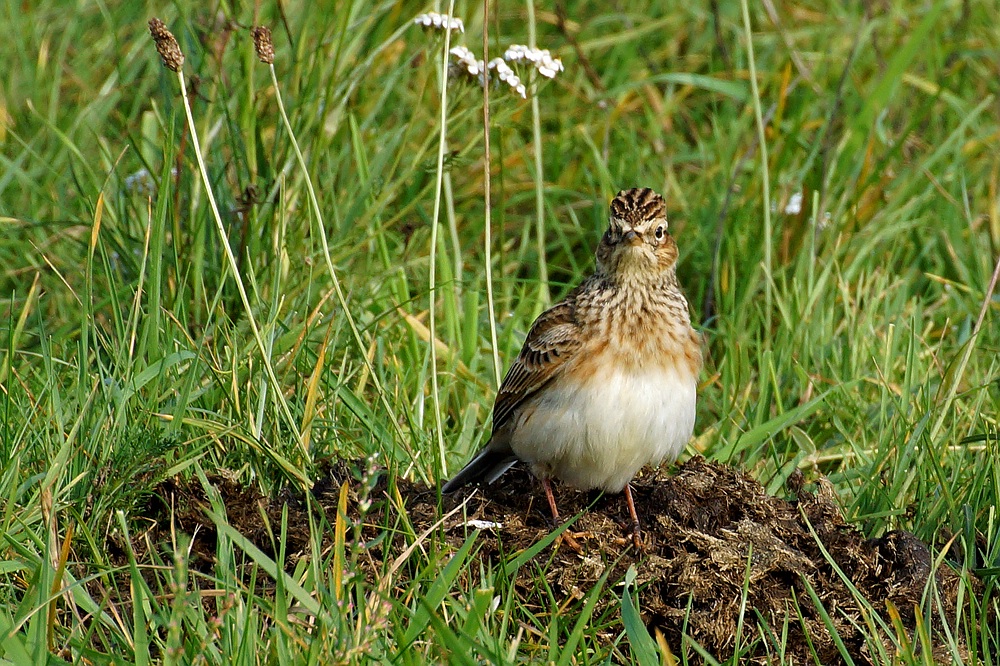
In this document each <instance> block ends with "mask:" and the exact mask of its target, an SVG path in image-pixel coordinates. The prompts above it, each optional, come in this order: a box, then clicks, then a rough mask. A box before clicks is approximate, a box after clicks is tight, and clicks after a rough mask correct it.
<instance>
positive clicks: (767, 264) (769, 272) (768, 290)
mask: <svg viewBox="0 0 1000 666" xmlns="http://www.w3.org/2000/svg"><path fill="white" fill-rule="evenodd" d="M740 6H741V7H742V9H743V30H744V34H745V35H746V39H747V60H748V61H749V66H750V90H751V92H752V94H753V113H754V118H755V119H756V121H757V138H758V141H759V142H760V170H761V174H760V175H761V184H762V187H763V190H764V201H763V208H764V299H765V300H764V303H765V316H766V318H765V320H764V326H765V336H764V337H765V339H767V340H769V339H770V330H771V322H772V314H773V312H774V279H773V268H774V265H773V259H772V256H771V243H772V242H774V239H773V238H772V237H771V231H772V230H771V178H770V173H769V171H768V164H769V163H770V160H769V159H768V156H767V133H766V132H765V131H764V130H765V128H764V113H763V111H762V110H761V104H760V89H759V88H758V86H757V64H756V58H755V56H754V52H753V30H752V29H751V27H750V9H749V7H748V6H747V0H740Z"/></svg>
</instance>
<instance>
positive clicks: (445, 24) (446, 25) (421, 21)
mask: <svg viewBox="0 0 1000 666" xmlns="http://www.w3.org/2000/svg"><path fill="white" fill-rule="evenodd" d="M413 22H414V23H415V24H417V25H419V26H423V27H424V28H433V29H434V30H457V31H459V32H465V24H464V23H462V19H460V18H454V17H452V16H448V15H447V14H438V13H437V12H427V13H426V14H421V15H419V16H418V17H417V18H415V19H413Z"/></svg>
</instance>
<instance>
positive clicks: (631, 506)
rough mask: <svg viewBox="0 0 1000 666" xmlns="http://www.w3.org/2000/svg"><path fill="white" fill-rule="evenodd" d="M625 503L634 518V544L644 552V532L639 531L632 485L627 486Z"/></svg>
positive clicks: (627, 484) (629, 513)
mask: <svg viewBox="0 0 1000 666" xmlns="http://www.w3.org/2000/svg"><path fill="white" fill-rule="evenodd" d="M625 502H626V503H628V515H629V516H631V517H632V543H634V544H635V547H636V548H638V549H639V550H642V531H641V530H640V529H639V516H638V514H636V512H635V502H634V501H633V500H632V484H631V483H626V484H625Z"/></svg>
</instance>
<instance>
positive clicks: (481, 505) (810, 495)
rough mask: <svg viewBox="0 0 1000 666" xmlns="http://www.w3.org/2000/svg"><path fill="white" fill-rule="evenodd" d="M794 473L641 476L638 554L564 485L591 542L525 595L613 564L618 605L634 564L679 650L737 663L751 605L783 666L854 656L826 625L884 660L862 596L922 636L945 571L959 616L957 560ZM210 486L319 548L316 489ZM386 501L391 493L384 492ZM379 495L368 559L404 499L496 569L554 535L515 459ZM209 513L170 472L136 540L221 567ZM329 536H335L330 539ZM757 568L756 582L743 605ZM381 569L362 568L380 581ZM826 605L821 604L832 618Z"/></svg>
mask: <svg viewBox="0 0 1000 666" xmlns="http://www.w3.org/2000/svg"><path fill="white" fill-rule="evenodd" d="M359 478H360V474H359V473H358V472H356V471H354V468H353V467H352V466H351V465H348V464H345V463H340V464H337V465H334V466H333V467H331V468H330V469H328V470H327V473H325V474H324V475H323V477H322V478H321V479H319V480H318V481H317V482H316V485H315V487H314V489H313V495H314V499H315V501H314V504H317V505H319V506H321V507H322V508H323V509H324V510H325V511H326V512H327V516H328V518H329V520H330V522H331V523H332V522H333V520H334V518H335V516H336V508H337V501H338V497H339V492H340V488H341V486H342V484H343V483H344V482H345V481H347V482H349V483H348V486H349V488H350V490H351V493H350V501H349V506H350V507H351V508H350V509H349V512H350V513H351V514H352V516H354V517H357V515H358V514H357V506H358V501H357V500H358V494H357V493H358V490H359V488H360V487H361V483H362V482H361V481H359ZM793 480H794V483H793V484H791V485H793V486H795V487H792V488H789V495H790V499H783V498H779V497H774V496H771V495H768V494H767V493H765V492H764V489H763V487H762V486H761V485H760V484H759V483H757V482H756V481H754V480H753V479H752V478H750V477H749V476H747V475H746V474H743V473H742V472H740V471H738V470H736V469H734V468H732V467H728V466H725V465H720V464H717V463H711V462H707V461H706V460H704V459H702V458H700V457H696V458H693V459H691V460H689V461H688V462H686V463H684V464H683V465H680V466H679V467H677V468H675V469H674V470H672V471H668V470H658V471H649V472H648V473H646V474H644V475H640V476H639V477H638V478H637V479H635V481H633V484H632V487H633V494H634V497H635V504H636V509H637V512H638V515H639V518H640V521H641V522H642V528H643V532H642V539H643V550H642V552H638V551H637V550H636V548H635V547H634V545H633V543H632V539H631V537H630V531H629V522H630V521H629V519H628V510H627V507H626V504H625V500H624V497H623V496H620V495H600V494H596V493H584V492H579V491H575V490H573V489H571V488H568V487H565V486H562V487H561V486H558V485H556V497H557V501H558V504H559V509H560V512H561V513H562V515H563V516H564V517H575V516H577V515H578V514H579V517H578V519H577V520H576V522H575V523H573V525H572V526H571V529H572V530H573V531H574V532H575V533H577V535H578V540H579V542H580V544H581V545H582V549H583V552H582V553H577V552H574V551H573V550H572V549H571V548H569V547H567V546H566V545H565V544H562V545H556V546H549V547H547V548H545V549H543V550H542V551H541V552H540V553H539V554H538V555H536V560H537V564H538V566H526V567H521V569H520V570H519V572H518V574H517V580H516V582H515V584H516V585H517V589H518V592H519V594H522V596H524V597H525V598H524V603H527V604H542V605H543V606H547V605H548V604H549V603H550V602H549V601H548V600H547V599H545V598H544V597H542V596H541V595H542V594H543V593H542V592H541V591H539V589H538V587H539V586H538V585H537V577H538V571H539V569H540V568H541V569H542V570H544V572H545V577H546V579H547V581H548V583H549V585H550V587H551V590H552V592H553V593H554V594H555V595H556V597H557V599H559V600H565V599H567V598H569V597H577V598H582V597H583V596H584V595H586V593H587V592H588V591H589V590H590V589H591V588H592V587H593V585H594V584H595V583H597V581H598V580H599V579H600V577H601V576H602V575H603V574H604V573H605V571H606V570H607V568H609V567H610V568H611V574H610V578H609V580H608V586H607V587H606V590H607V592H606V593H605V594H603V595H602V601H601V602H600V603H599V604H598V612H600V611H601V609H602V608H603V609H608V608H610V607H611V606H616V605H617V604H618V603H619V596H620V593H621V587H620V586H617V587H613V586H612V584H613V583H616V582H618V581H620V580H621V579H622V578H623V577H624V575H625V572H626V571H627V570H628V568H629V567H630V566H635V568H636V571H637V573H638V576H637V579H636V584H637V585H638V599H639V608H640V610H641V612H642V617H643V620H644V621H645V622H646V624H647V626H648V627H649V628H650V630H659V631H661V632H662V633H663V634H664V636H665V638H666V640H667V642H668V644H669V645H670V646H671V648H672V650H673V651H674V653H675V654H679V651H680V649H681V634H682V628H686V634H687V636H688V637H689V638H691V639H693V640H695V641H697V642H698V643H699V644H701V645H702V646H703V647H704V648H706V649H707V650H708V651H709V652H710V653H712V654H713V655H715V656H716V657H718V658H722V659H725V658H728V657H729V656H730V655H731V654H732V652H733V649H734V647H735V645H734V642H735V637H736V636H737V627H738V625H739V624H740V620H739V618H740V612H741V606H744V604H745V610H744V613H743V617H744V622H743V630H742V631H743V635H744V636H747V635H758V636H759V633H758V631H757V629H756V628H757V627H758V626H759V625H760V624H761V621H763V622H766V625H767V626H768V627H769V628H770V631H771V632H772V636H781V634H782V632H783V631H784V632H787V638H786V639H785V641H784V643H785V645H786V647H785V650H784V655H785V661H786V663H789V662H794V663H813V661H814V660H813V658H812V656H811V655H812V651H815V652H816V654H817V655H818V656H819V659H820V662H821V663H823V664H838V663H845V660H844V659H843V658H842V656H841V653H840V649H841V648H839V647H838V645H837V644H836V642H835V639H834V637H833V636H832V634H831V632H830V631H829V628H828V623H831V624H832V625H833V626H834V627H835V628H836V633H837V635H838V636H839V638H840V640H841V641H842V643H843V649H845V650H846V651H847V653H848V654H849V655H850V656H851V658H852V659H853V660H854V662H855V663H857V664H866V663H871V664H874V663H877V660H878V659H877V657H878V650H877V646H873V645H868V644H866V639H865V638H864V636H863V635H862V633H861V632H860V631H858V629H857V627H867V626H868V624H869V622H870V613H869V614H866V613H865V612H864V609H863V608H864V607H863V606H861V605H859V602H858V598H857V593H860V596H861V597H862V598H863V599H866V600H867V602H868V603H869V604H870V605H871V608H873V609H874V610H875V611H876V612H877V613H878V614H879V615H880V616H881V617H883V618H891V617H893V616H896V615H898V620H899V622H900V623H901V625H902V627H903V628H905V631H906V634H907V640H909V641H914V642H917V643H919V640H917V639H916V638H915V636H916V631H915V617H914V607H915V606H919V605H920V604H921V600H922V599H923V598H924V592H925V589H926V588H927V582H928V578H929V577H930V576H931V574H932V572H933V576H934V584H935V586H936V594H937V596H938V598H939V599H940V602H941V607H942V608H943V609H944V615H945V618H946V619H947V621H948V622H949V625H950V626H954V625H953V624H952V621H953V618H954V614H955V610H956V603H957V602H956V595H957V592H958V590H959V578H958V576H957V575H956V573H955V572H954V571H953V570H952V569H951V568H949V567H948V566H947V565H943V566H940V567H937V568H936V569H935V567H934V565H933V558H932V556H931V551H930V549H929V547H928V546H927V545H926V544H924V543H923V542H921V541H920V540H919V539H917V538H916V537H915V536H913V535H912V534H910V533H908V532H903V531H894V532H889V533H888V534H885V535H884V536H882V537H880V538H877V539H865V538H864V537H863V536H862V535H861V533H860V532H858V530H857V529H855V528H854V527H852V526H851V525H849V524H848V523H847V522H846V520H845V519H844V517H843V514H842V511H841V509H840V505H839V503H838V502H837V499H836V497H835V494H834V491H833V488H832V486H831V485H830V484H829V482H828V481H826V479H824V478H820V479H819V480H818V481H817V482H816V483H815V484H811V485H812V486H813V487H812V488H811V490H809V491H807V490H804V488H803V484H802V480H801V475H799V476H798V477H797V478H796V477H793ZM211 482H212V484H213V486H214V487H215V489H216V490H217V491H218V492H219V493H220V494H221V496H222V500H223V502H224V504H225V506H226V511H227V516H228V520H229V522H230V524H231V525H232V526H233V527H234V528H236V529H237V530H238V531H240V532H241V533H242V534H243V535H244V536H246V537H247V538H249V539H250V540H251V541H252V542H254V543H255V544H256V545H257V546H258V547H259V548H261V549H262V550H264V551H265V552H267V553H273V552H274V543H273V541H272V537H271V536H270V535H271V534H272V532H271V530H274V531H275V532H277V530H278V529H279V527H280V525H281V515H282V511H287V512H288V526H289V529H288V534H287V537H286V539H285V552H286V554H287V557H288V559H287V562H288V566H289V567H290V568H291V567H294V564H295V558H296V557H297V556H299V555H301V554H302V553H304V552H306V551H307V549H308V547H309V521H308V519H307V516H306V511H307V509H306V506H305V503H304V502H303V499H304V497H303V496H302V495H301V494H297V493H295V492H290V491H286V492H285V493H282V494H281V495H280V496H278V497H274V498H265V497H262V496H261V495H260V494H259V493H257V492H255V491H254V490H252V489H246V488H242V487H239V486H238V485H237V484H235V483H234V482H232V481H230V480H228V479H225V478H222V477H216V478H212V479H211ZM390 496H391V497H393V498H394V500H393V501H391V502H390V501H386V498H388V497H390ZM370 497H371V499H372V505H371V508H370V509H369V510H368V512H367V513H366V514H365V515H364V517H363V525H364V527H363V529H362V532H361V535H362V539H365V540H367V541H369V552H371V553H372V555H373V557H372V558H370V559H368V560H367V561H371V562H374V563H375V566H379V565H380V564H381V563H382V562H385V561H391V560H392V559H394V558H395V557H396V556H398V555H399V554H400V553H401V552H403V550H404V549H405V548H406V547H407V546H408V545H409V542H407V541H406V540H405V537H404V536H403V534H402V533H403V531H397V534H398V536H396V537H395V538H389V537H387V535H386V534H387V533H386V532H385V531H384V529H383V528H382V526H383V525H386V524H392V522H393V521H394V520H395V519H396V517H397V516H398V507H399V506H400V501H401V502H402V506H403V507H405V519H406V521H408V522H409V524H410V525H411V526H412V529H413V533H416V534H420V533H422V532H424V531H425V530H428V529H430V528H432V527H434V526H435V525H436V524H437V523H438V521H441V520H442V516H444V520H443V523H442V524H441V526H440V527H438V528H437V531H436V532H435V533H436V534H437V535H438V536H437V538H438V540H441V539H443V540H444V541H445V542H446V547H451V548H452V549H455V550H457V549H458V548H459V547H460V546H461V545H462V544H463V543H464V542H465V540H466V538H467V536H468V534H469V533H471V532H473V531H475V530H476V529H480V530H481V533H480V534H479V535H478V547H479V550H478V551H477V552H478V555H477V557H479V558H480V559H484V560H489V561H491V562H492V563H493V564H495V565H499V564H501V563H503V562H504V561H505V560H504V557H505V555H504V554H506V557H508V558H510V557H512V555H510V554H511V553H518V552H520V551H522V550H524V549H527V548H530V547H531V546H533V545H535V544H537V543H538V542H539V540H541V539H545V538H546V537H548V536H549V535H550V533H551V530H552V525H551V523H550V520H549V518H548V505H547V503H546V501H545V496H544V493H543V492H542V491H541V488H540V486H539V484H538V482H537V481H536V480H535V479H534V478H533V477H531V475H530V474H529V473H528V472H527V471H524V470H521V469H519V468H517V467H515V468H514V469H512V470H511V471H509V472H508V473H507V474H506V475H504V476H503V477H502V478H501V479H500V480H499V481H497V482H496V483H494V484H492V485H490V486H485V487H480V488H470V489H468V490H463V491H461V492H458V493H456V494H455V495H454V496H451V497H444V498H443V499H441V500H440V503H439V497H438V494H437V492H436V490H435V489H433V488H428V487H426V486H423V485H421V484H416V483H412V482H409V481H406V480H403V479H400V480H398V481H396V482H395V484H394V485H393V486H392V487H391V488H387V487H386V485H385V482H384V478H379V480H378V481H377V482H375V484H374V488H373V489H372V490H371V494H370ZM209 508H210V504H209V501H208V499H207V498H206V496H205V493H204V491H203V489H202V487H201V485H200V484H199V483H198V481H197V480H196V479H195V480H193V481H191V482H182V481H180V480H178V479H170V480H167V481H165V482H163V483H161V484H160V485H159V486H158V488H157V490H156V492H155V493H154V495H153V496H152V499H151V501H150V504H149V506H147V507H145V509H146V511H144V512H143V513H144V514H145V515H146V516H147V517H149V518H152V519H153V520H152V523H151V524H152V525H153V527H151V528H150V530H148V531H146V532H144V533H143V535H142V537H141V538H140V537H137V538H136V539H135V542H136V543H134V544H133V548H141V547H142V546H141V543H139V542H140V541H141V542H142V543H156V542H157V540H158V539H159V540H160V541H161V542H163V541H165V540H166V539H167V538H169V530H170V524H171V518H172V520H173V525H174V528H175V529H176V530H178V531H182V532H185V533H187V534H189V535H193V542H192V549H191V552H192V561H191V563H190V565H189V566H191V567H192V568H201V569H204V570H206V571H210V570H211V567H212V566H213V562H214V557H215V546H216V543H215V540H216V532H215V527H214V523H213V522H212V520H211V519H210V518H208V516H207V513H206V512H207V510H208V509H209ZM265 517H266V518H267V522H269V523H270V527H269V526H268V525H267V524H266V523H265ZM474 521H483V522H474ZM156 525H160V526H161V527H159V528H158V527H156ZM350 534H351V531H350V530H348V535H350ZM332 538H333V535H332V534H330V535H329V537H328V540H330V541H332ZM553 549H554V550H553ZM824 551H825V552H824ZM748 572H749V581H750V583H749V585H748V586H747V589H746V592H745V601H744V581H745V580H747V574H748ZM376 573H377V572H375V571H368V572H365V574H366V576H367V577H369V578H372V577H374V575H375V574H376ZM852 588H854V590H856V591H857V592H855V591H853V590H852ZM533 595H534V597H535V598H532V596H533ZM814 600H819V601H821V602H822V607H823V608H824V609H825V613H822V612H820V611H819V610H818V607H817V604H816V602H815V601H814ZM933 615H934V618H935V619H934V623H938V624H935V625H933V626H931V627H930V630H931V635H932V637H933V636H938V635H941V634H940V631H941V627H940V625H939V623H940V622H941V617H940V613H938V612H937V611H936V610H935V612H934V613H933ZM886 621H887V623H888V619H887V620H886ZM685 623H686V625H685ZM887 626H891V625H887ZM890 631H899V629H890ZM866 633H867V632H866ZM882 639H883V641H884V644H885V649H886V650H887V651H888V654H894V653H895V649H894V648H892V646H891V643H890V640H889V637H888V635H885V636H883V637H882ZM744 644H745V641H744ZM810 646H811V647H810ZM752 651H753V652H754V654H755V657H756V659H755V661H760V662H761V663H765V662H767V663H769V662H770V661H773V659H774V657H775V656H776V654H777V651H776V648H775V639H774V638H773V637H772V638H768V637H766V636H765V637H764V638H762V639H760V640H757V641H756V643H755V644H754V646H753V648H752ZM933 657H934V660H935V661H937V662H949V663H950V662H951V655H950V654H949V653H947V652H945V649H944V645H943V644H941V645H937V644H935V647H934V654H933Z"/></svg>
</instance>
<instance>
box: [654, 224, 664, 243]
mask: <svg viewBox="0 0 1000 666" xmlns="http://www.w3.org/2000/svg"><path fill="white" fill-rule="evenodd" d="M663 234H664V230H663V225H662V224H661V225H660V226H658V227H656V240H663Z"/></svg>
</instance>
